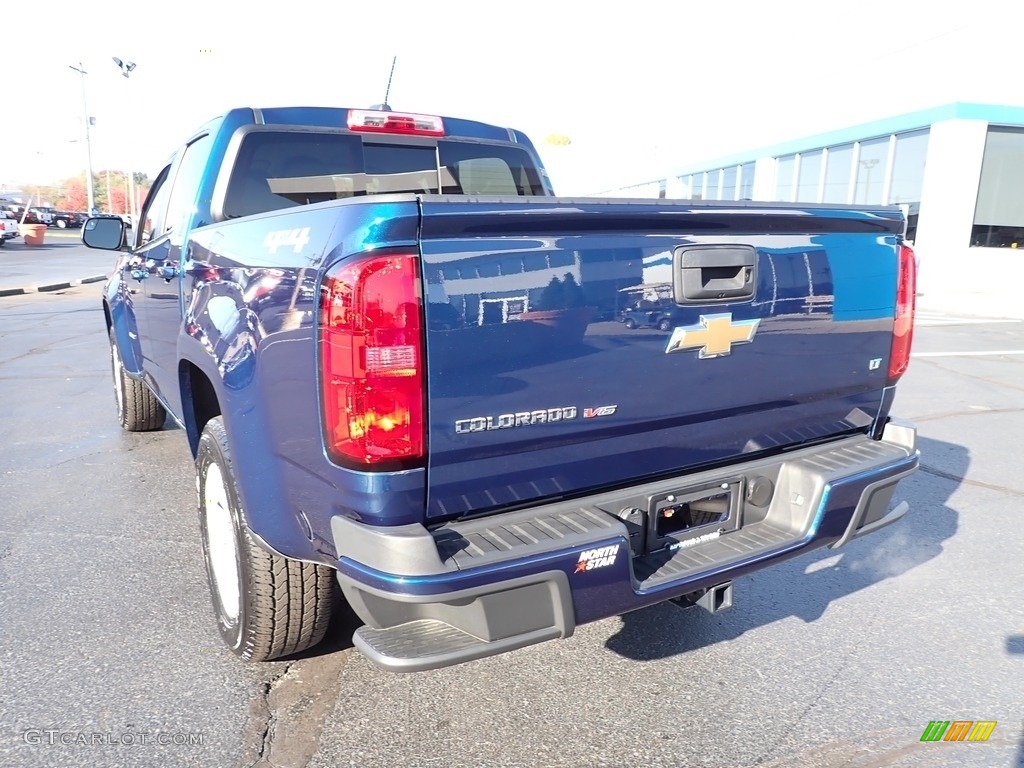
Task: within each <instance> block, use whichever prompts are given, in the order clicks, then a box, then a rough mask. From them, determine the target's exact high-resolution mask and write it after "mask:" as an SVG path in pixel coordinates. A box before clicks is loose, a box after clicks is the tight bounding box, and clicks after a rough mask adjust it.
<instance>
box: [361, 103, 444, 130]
mask: <svg viewBox="0 0 1024 768" xmlns="http://www.w3.org/2000/svg"><path fill="white" fill-rule="evenodd" d="M348 129H349V130H350V131H370V132H375V133H403V134H408V135H412V136H444V123H443V122H442V121H441V118H440V117H436V116H434V115H414V114H411V113H409V112H378V111H375V110H367V109H351V110H349V113H348Z"/></svg>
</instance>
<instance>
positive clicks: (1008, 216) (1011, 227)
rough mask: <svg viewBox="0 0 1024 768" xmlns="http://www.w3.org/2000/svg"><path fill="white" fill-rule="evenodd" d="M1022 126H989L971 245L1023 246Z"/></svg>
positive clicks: (1023, 134)
mask: <svg viewBox="0 0 1024 768" xmlns="http://www.w3.org/2000/svg"><path fill="white" fill-rule="evenodd" d="M1022 179H1024V128H999V127H994V126H990V127H989V129H988V136H987V137H986V139H985V155H984V159H983V160H982V163H981V183H980V184H979V185H978V202H977V205H976V206H975V209H974V227H973V228H972V230H971V245H972V246H980V247H985V248H1024V194H1022V188H1021V187H1022V182H1021V180H1022Z"/></svg>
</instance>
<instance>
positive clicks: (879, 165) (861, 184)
mask: <svg viewBox="0 0 1024 768" xmlns="http://www.w3.org/2000/svg"><path fill="white" fill-rule="evenodd" d="M888 157H889V137H888V136H885V137H884V138H880V139H870V140H869V141H862V142H861V143H860V157H859V158H858V159H857V187H856V189H855V191H854V194H853V202H854V203H855V204H858V205H880V204H881V203H882V187H883V186H884V184H885V163H886V160H887V159H888Z"/></svg>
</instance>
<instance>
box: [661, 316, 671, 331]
mask: <svg viewBox="0 0 1024 768" xmlns="http://www.w3.org/2000/svg"><path fill="white" fill-rule="evenodd" d="M658 330H659V331H671V330H672V321H671V320H669V319H668V318H667V317H666V318H663V319H662V320H661V321H660V322H659V323H658Z"/></svg>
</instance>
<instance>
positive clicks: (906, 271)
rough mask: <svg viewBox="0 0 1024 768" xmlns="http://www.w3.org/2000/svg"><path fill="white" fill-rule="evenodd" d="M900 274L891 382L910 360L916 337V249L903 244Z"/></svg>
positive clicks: (891, 360) (893, 333)
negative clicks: (911, 345)
mask: <svg viewBox="0 0 1024 768" xmlns="http://www.w3.org/2000/svg"><path fill="white" fill-rule="evenodd" d="M899 252H900V266H899V270H900V274H899V282H898V283H897V285H896V320H895V322H894V323H893V327H892V352H891V353H890V354H889V381H888V383H889V384H895V383H896V381H897V380H898V379H899V377H900V376H902V375H903V374H904V372H905V371H906V370H907V364H908V363H909V362H910V344H911V341H912V340H913V338H914V305H915V301H916V297H917V262H916V260H915V257H914V251H913V250H912V249H911V248H910V246H908V245H901V246H900V247H899Z"/></svg>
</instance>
